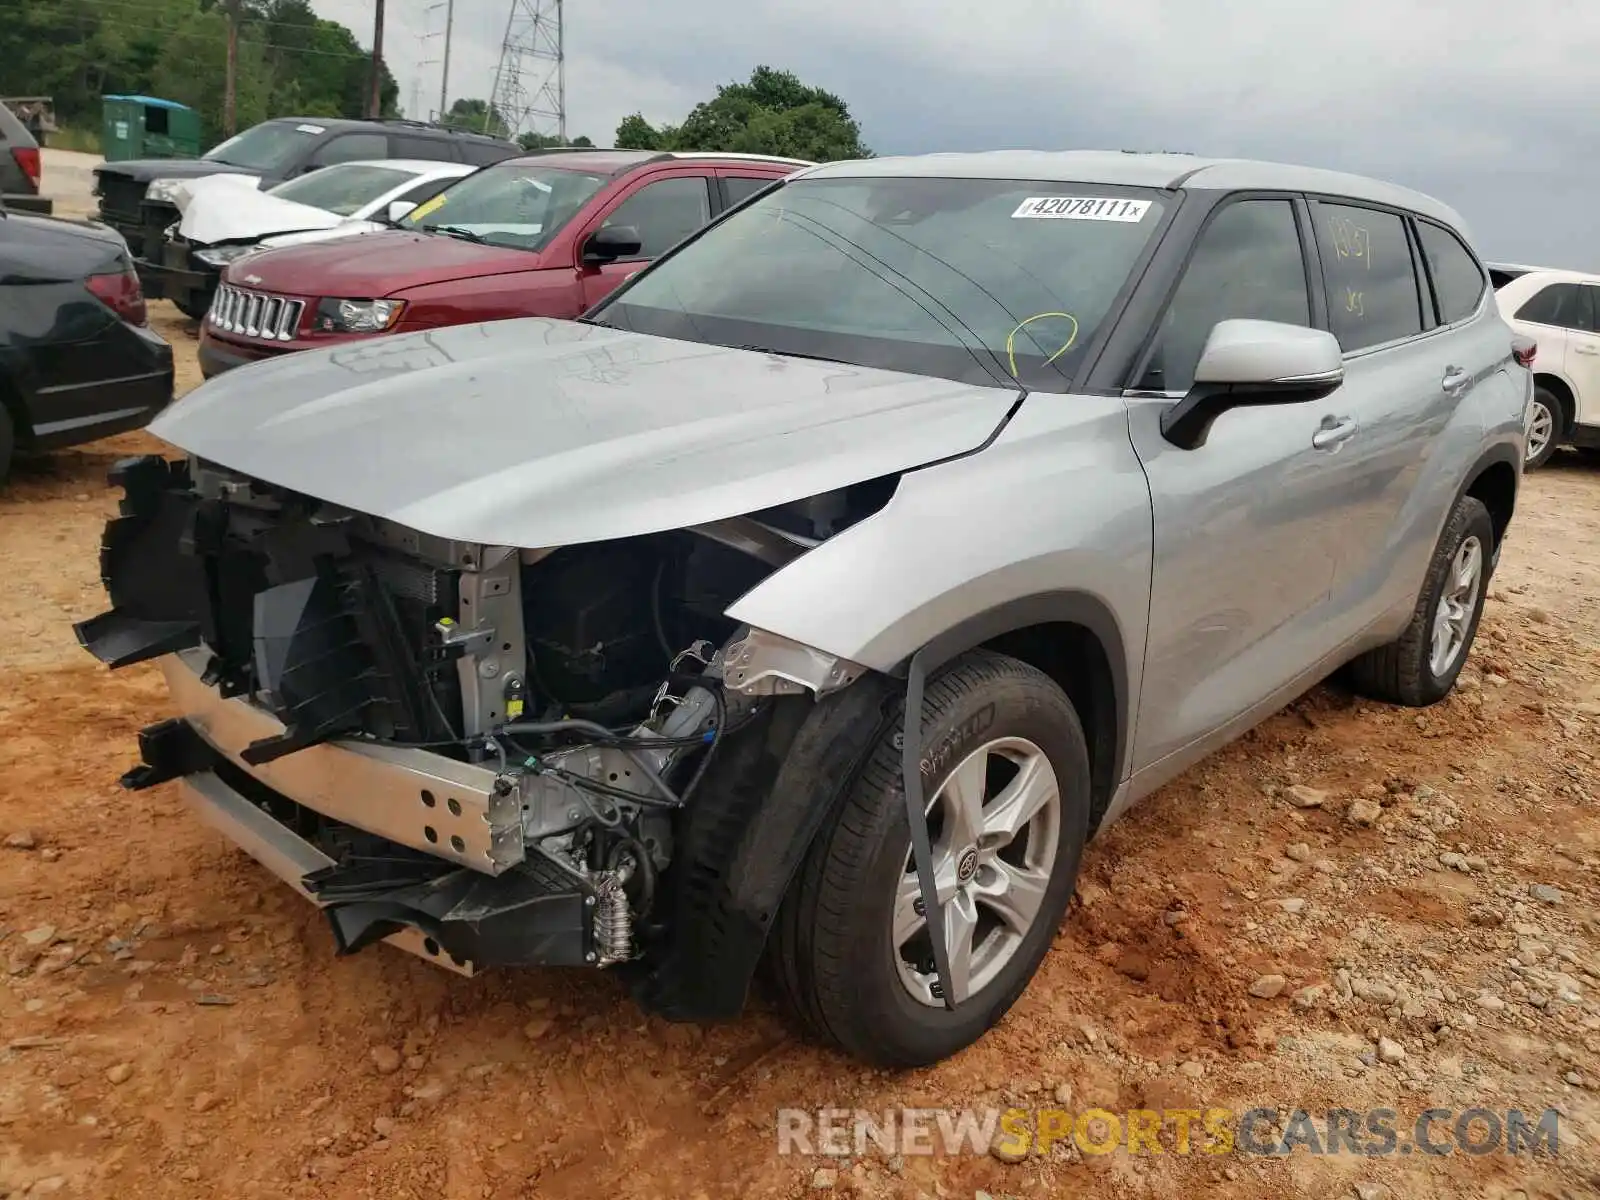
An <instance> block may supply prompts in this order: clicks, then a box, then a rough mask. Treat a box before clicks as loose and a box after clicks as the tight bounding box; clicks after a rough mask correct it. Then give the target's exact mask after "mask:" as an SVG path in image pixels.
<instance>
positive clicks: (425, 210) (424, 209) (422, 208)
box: [406, 196, 445, 221]
mask: <svg viewBox="0 0 1600 1200" xmlns="http://www.w3.org/2000/svg"><path fill="white" fill-rule="evenodd" d="M444 200H445V198H444V197H443V196H435V197H434V198H433V199H432V200H424V201H423V202H422V203H421V204H419V205H417V206H416V207H415V208H413V209H412V210H411V211H410V212H408V213H407V214H406V216H408V217H410V218H411V219H412V220H413V221H420V220H422V218H423V217H425V216H427V215H428V214H429V213H431V212H437V211H439V209H440V208H442V207H444Z"/></svg>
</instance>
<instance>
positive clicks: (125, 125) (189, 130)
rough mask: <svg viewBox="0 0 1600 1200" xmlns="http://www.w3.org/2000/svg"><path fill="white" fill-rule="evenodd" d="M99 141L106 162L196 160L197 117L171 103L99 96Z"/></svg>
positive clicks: (150, 99) (168, 101) (198, 145)
mask: <svg viewBox="0 0 1600 1200" xmlns="http://www.w3.org/2000/svg"><path fill="white" fill-rule="evenodd" d="M101 101H102V109H101V130H100V142H101V148H102V151H103V152H104V154H105V160H106V161H107V162H124V161H126V160H127V159H130V158H199V157H200V114H199V113H197V112H195V110H194V109H192V108H190V107H189V106H188V105H186V104H179V103H178V102H177V101H175V100H157V99H155V98H154V97H152V96H102V97H101Z"/></svg>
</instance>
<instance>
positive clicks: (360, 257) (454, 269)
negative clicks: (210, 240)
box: [228, 229, 541, 299]
mask: <svg viewBox="0 0 1600 1200" xmlns="http://www.w3.org/2000/svg"><path fill="white" fill-rule="evenodd" d="M540 265H541V262H540V258H539V256H538V255H537V254H533V253H530V252H528V251H526V250H507V249H506V248H505V247H503V246H483V245H478V244H476V243H474V242H468V241H464V240H463V239H461V238H453V237H450V236H449V235H447V234H443V233H413V232H411V231H409V230H404V229H394V230H388V231H386V232H384V233H381V234H373V235H372V236H370V237H364V238H361V239H360V241H359V242H357V243H345V242H341V243H340V244H339V245H338V246H336V247H335V246H327V245H316V244H313V245H309V246H289V247H286V248H284V249H281V250H272V251H270V252H268V253H265V254H262V255H259V256H257V255H252V256H251V258H250V262H249V265H248V267H242V268H241V269H239V270H236V271H233V272H230V274H229V276H228V282H229V283H235V284H243V285H244V286H246V287H253V288H262V289H264V290H265V291H269V292H286V293H288V294H289V295H293V296H345V297H349V298H352V299H367V298H376V297H379V296H392V295H394V294H395V293H397V292H403V291H405V290H406V289H407V288H414V287H422V286H424V285H426V284H430V283H448V282H449V281H450V280H452V279H463V278H476V277H479V276H484V275H504V274H509V273H510V272H513V271H532V270H537V269H538V268H539V266H540ZM247 276H248V278H247Z"/></svg>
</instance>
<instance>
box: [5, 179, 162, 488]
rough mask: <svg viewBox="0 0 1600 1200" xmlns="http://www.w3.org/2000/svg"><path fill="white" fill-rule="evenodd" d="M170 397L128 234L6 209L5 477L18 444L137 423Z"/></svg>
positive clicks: (50, 444)
mask: <svg viewBox="0 0 1600 1200" xmlns="http://www.w3.org/2000/svg"><path fill="white" fill-rule="evenodd" d="M171 399H172V349H171V347H169V346H168V345H167V344H166V342H164V341H162V340H161V339H160V338H159V337H157V336H156V335H155V334H154V333H151V332H150V330H149V329H147V328H146V327H145V311H144V293H143V292H142V291H141V289H140V287H139V277H138V275H137V274H135V273H134V269H133V259H132V257H131V256H130V255H129V253H128V247H127V244H126V243H125V242H124V241H123V240H122V238H121V236H119V235H118V234H117V233H115V232H114V231H112V230H110V229H106V228H103V227H102V226H98V225H91V224H88V223H86V222H79V221H67V220H62V219H59V218H56V217H42V216H33V215H30V214H24V213H19V212H14V211H9V210H0V479H4V478H5V476H6V473H7V470H8V469H9V467H10V465H11V459H12V456H13V454H14V453H15V452H16V451H19V450H25V451H32V450H52V449H57V448H59V447H61V446H72V445H77V444H78V443H80V442H89V441H93V440H94V439H95V438H101V437H107V436H109V435H110V434H113V433H123V432H125V431H127V430H129V429H139V428H141V427H142V426H144V425H145V424H147V423H148V422H149V420H150V418H151V417H153V416H155V415H156V413H158V412H160V411H161V409H162V408H164V407H165V406H166V405H167V403H168V402H169V401H170V400H171Z"/></svg>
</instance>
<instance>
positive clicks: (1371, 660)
mask: <svg viewBox="0 0 1600 1200" xmlns="http://www.w3.org/2000/svg"><path fill="white" fill-rule="evenodd" d="M1473 544H1475V545H1476V558H1477V570H1476V577H1475V579H1474V580H1473V582H1472V584H1471V586H1470V588H1468V589H1467V590H1466V591H1465V593H1463V594H1458V593H1459V592H1460V589H1459V587H1458V584H1457V582H1456V579H1457V577H1458V575H1459V574H1460V573H1461V571H1462V568H1463V565H1464V559H1466V558H1470V557H1471V554H1472V552H1471V551H1470V550H1469V547H1470V546H1472V545H1473ZM1493 556H1494V523H1493V522H1492V521H1490V519H1489V510H1488V509H1487V508H1485V507H1484V506H1483V503H1482V502H1481V501H1479V500H1477V499H1476V498H1474V497H1472V496H1463V497H1462V498H1461V499H1460V500H1458V501H1456V506H1455V508H1454V509H1453V510H1452V511H1451V513H1450V519H1449V520H1448V521H1446V522H1445V527H1444V533H1443V534H1441V535H1440V537H1439V544H1438V545H1437V546H1436V547H1435V548H1434V551H1433V559H1432V561H1431V562H1429V564H1428V575H1427V579H1426V581H1425V582H1424V584H1423V586H1422V595H1421V596H1420V597H1418V599H1417V607H1416V609H1415V610H1414V611H1413V612H1412V614H1411V623H1410V624H1409V625H1407V626H1406V629H1405V632H1404V633H1402V634H1401V635H1400V636H1399V638H1397V639H1396V640H1395V641H1393V642H1390V643H1389V644H1388V645H1387V646H1380V647H1378V648H1377V649H1376V650H1370V651H1368V652H1367V653H1366V654H1363V655H1362V656H1361V657H1360V658H1358V659H1356V660H1355V661H1354V662H1352V663H1351V664H1350V669H1349V674H1350V679H1351V682H1352V683H1353V684H1354V685H1355V687H1356V690H1358V691H1360V692H1363V693H1364V694H1366V695H1368V696H1370V697H1372V698H1373V699H1375V700H1387V701H1388V702H1390V703H1391V704H1404V705H1406V706H1408V707H1411V708H1424V707H1426V706H1427V705H1430V704H1436V703H1437V702H1438V701H1440V700H1442V699H1444V698H1445V696H1446V695H1448V694H1449V692H1450V689H1451V688H1453V687H1455V684H1456V678H1457V676H1459V675H1460V674H1461V668H1462V667H1463V666H1465V665H1466V661H1467V656H1468V654H1470V653H1471V650H1472V641H1473V638H1475V637H1476V636H1477V633H1478V622H1479V621H1480V620H1481V619H1482V618H1483V598H1484V596H1485V595H1486V594H1487V593H1488V590H1489V575H1490V572H1491V570H1492V569H1493ZM1446 603H1456V604H1458V605H1459V611H1458V614H1457V617H1456V619H1455V620H1454V622H1453V623H1452V624H1453V627H1454V628H1455V630H1456V631H1458V633H1459V643H1455V642H1454V639H1453V638H1452V639H1450V640H1451V642H1452V644H1454V645H1455V649H1454V651H1453V653H1451V654H1450V655H1449V656H1448V658H1446V659H1444V661H1443V662H1442V665H1441V664H1440V663H1439V662H1438V661H1436V660H1435V658H1434V650H1435V645H1434V635H1435V630H1436V624H1437V622H1438V620H1439V616H1440V607H1441V605H1443V604H1446ZM1468 605H1470V608H1469V607H1467V606H1468Z"/></svg>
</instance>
